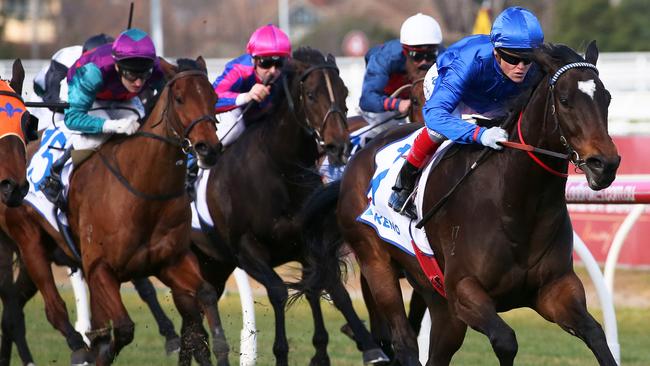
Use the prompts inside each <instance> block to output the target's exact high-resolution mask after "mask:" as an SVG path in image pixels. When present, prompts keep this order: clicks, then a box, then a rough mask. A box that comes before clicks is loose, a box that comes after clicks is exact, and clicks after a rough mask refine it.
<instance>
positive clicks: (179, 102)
mask: <svg viewBox="0 0 650 366" xmlns="http://www.w3.org/2000/svg"><path fill="white" fill-rule="evenodd" d="M174 100H176V103H178V104H183V97H182V96H180V95H177V96H175V97H174Z"/></svg>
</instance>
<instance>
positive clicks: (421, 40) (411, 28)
mask: <svg viewBox="0 0 650 366" xmlns="http://www.w3.org/2000/svg"><path fill="white" fill-rule="evenodd" d="M399 41H400V43H401V44H404V45H407V46H418V45H423V44H440V43H441V42H442V31H441V30H440V25H439V24H438V22H436V20H435V19H433V18H432V17H430V16H428V15H424V14H422V13H417V14H415V15H413V16H411V17H409V18H407V19H406V20H405V21H404V23H402V28H401V29H400V31H399Z"/></svg>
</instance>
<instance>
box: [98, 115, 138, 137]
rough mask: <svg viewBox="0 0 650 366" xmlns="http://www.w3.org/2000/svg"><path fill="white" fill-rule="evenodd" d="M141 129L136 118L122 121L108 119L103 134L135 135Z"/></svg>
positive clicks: (122, 119)
mask: <svg viewBox="0 0 650 366" xmlns="http://www.w3.org/2000/svg"><path fill="white" fill-rule="evenodd" d="M138 128H140V123H138V119H137V118H136V117H127V118H120V119H107V120H106V121H104V126H103V127H102V132H104V133H123V134H125V135H133V134H134V133H135V131H137V130H138Z"/></svg>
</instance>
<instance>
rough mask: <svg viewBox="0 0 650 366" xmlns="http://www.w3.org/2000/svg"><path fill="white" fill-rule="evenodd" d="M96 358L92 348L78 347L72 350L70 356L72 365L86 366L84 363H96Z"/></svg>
mask: <svg viewBox="0 0 650 366" xmlns="http://www.w3.org/2000/svg"><path fill="white" fill-rule="evenodd" d="M94 364H95V358H94V357H93V355H92V353H90V350H88V349H86V348H81V349H78V350H76V351H74V352H72V355H71V356H70V365H72V366H84V365H94Z"/></svg>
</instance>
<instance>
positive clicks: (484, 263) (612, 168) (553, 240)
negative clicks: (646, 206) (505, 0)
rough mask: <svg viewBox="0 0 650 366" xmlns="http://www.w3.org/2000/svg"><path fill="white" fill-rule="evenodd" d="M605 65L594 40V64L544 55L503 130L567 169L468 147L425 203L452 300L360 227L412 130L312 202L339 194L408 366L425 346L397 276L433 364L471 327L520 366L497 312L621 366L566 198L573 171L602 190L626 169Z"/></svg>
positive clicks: (355, 164)
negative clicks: (586, 283) (522, 312)
mask: <svg viewBox="0 0 650 366" xmlns="http://www.w3.org/2000/svg"><path fill="white" fill-rule="evenodd" d="M597 58H598V50H597V48H596V45H595V42H592V43H591V44H590V45H589V46H588V48H587V52H586V56H585V59H583V58H582V57H581V56H579V55H578V54H577V53H575V51H573V50H571V49H569V48H568V47H565V46H561V45H558V46H553V45H550V46H544V47H543V48H542V49H541V50H540V51H539V52H537V53H536V54H535V61H536V62H537V64H538V65H539V66H540V67H541V69H542V70H543V73H542V78H541V80H540V81H539V83H537V85H536V86H535V87H534V89H532V90H531V93H529V94H528V95H529V96H530V97H529V99H527V100H526V101H524V102H522V103H519V107H515V108H514V112H515V113H513V114H512V116H511V117H510V118H509V119H507V120H506V121H507V123H506V124H505V125H504V126H505V127H506V128H507V130H508V131H509V139H510V140H519V142H521V143H524V144H530V145H533V146H537V147H542V148H544V149H546V150H552V151H554V152H566V155H567V157H568V159H557V158H551V157H537V156H536V155H533V154H532V153H527V152H522V151H519V150H514V149H506V150H505V151H502V152H491V153H490V152H483V150H482V149H481V148H479V147H475V146H462V147H460V148H458V149H455V150H452V151H453V152H450V153H449V154H448V155H452V156H450V157H449V158H446V159H444V160H442V161H441V162H440V164H439V166H437V167H436V168H435V169H433V170H432V172H431V173H430V176H429V178H428V182H427V184H426V189H425V192H423V193H421V194H424V197H423V202H424V204H423V212H425V213H426V212H428V211H429V210H431V209H432V208H433V207H436V209H437V211H434V212H433V215H432V217H431V219H430V220H428V221H426V223H424V228H425V231H426V235H427V237H428V239H429V242H430V243H431V246H432V249H433V252H434V253H436V258H437V260H438V263H439V264H440V266H441V267H442V268H443V277H444V279H443V278H440V277H439V278H438V280H440V282H442V283H444V291H441V293H445V294H446V297H443V295H441V293H438V292H437V291H436V290H434V286H433V285H432V283H431V282H430V281H429V280H428V279H427V276H426V275H425V274H424V273H423V271H422V270H421V268H420V266H419V264H418V261H417V260H416V259H415V258H414V257H413V256H411V255H409V254H407V253H405V252H403V251H402V250H400V249H398V248H397V247H394V246H392V245H388V244H387V243H386V242H384V241H382V240H381V239H379V238H378V236H377V235H376V234H375V232H374V230H373V229H372V228H370V227H369V226H366V225H365V224H362V223H359V222H358V221H356V219H357V217H358V216H359V215H360V214H361V213H362V212H363V211H364V210H365V209H366V207H367V199H366V192H367V187H368V182H369V181H370V179H371V178H372V177H373V172H374V169H375V167H374V165H375V163H374V157H375V153H376V152H377V150H378V149H380V148H381V147H382V146H384V145H386V144H387V143H390V142H391V141H395V140H397V139H399V138H401V137H403V136H405V135H406V134H408V133H410V132H412V131H413V130H414V128H410V126H406V127H405V128H402V129H398V130H394V131H390V132H389V133H387V134H385V135H383V136H380V137H379V138H377V139H376V141H373V142H372V143H371V144H370V145H368V147H367V148H366V149H365V150H362V151H361V152H360V153H359V154H357V155H356V156H355V157H354V158H353V159H352V160H351V161H350V163H349V165H348V167H347V169H346V171H345V174H344V177H343V180H342V182H341V184H340V196H339V195H338V190H339V187H338V186H336V185H333V186H331V187H330V188H329V189H328V191H329V193H330V194H329V195H325V193H327V191H326V192H324V193H323V195H325V196H324V197H325V199H323V200H321V201H320V202H318V201H317V202H315V203H314V204H317V205H324V207H326V206H327V204H331V202H332V199H336V197H337V196H339V197H338V222H339V226H340V229H341V230H342V233H343V236H344V238H345V240H346V241H347V242H348V243H349V244H350V245H351V246H352V249H353V250H354V252H355V254H356V255H357V258H358V261H359V263H360V266H361V271H362V273H363V275H364V277H365V278H366V279H367V281H368V285H369V288H370V290H371V292H372V300H373V304H372V305H371V306H374V307H376V309H378V311H380V312H382V313H383V314H385V316H386V319H387V320H388V322H389V324H390V329H391V333H392V344H393V348H394V350H395V354H396V358H397V360H398V361H399V362H400V364H401V365H419V364H420V363H419V362H418V352H417V342H416V336H415V333H414V332H413V330H412V329H411V328H410V326H409V324H408V322H407V318H406V314H405V313H404V305H403V302H402V297H401V293H400V290H399V284H398V282H397V278H398V271H399V270H405V271H406V272H407V273H408V274H409V279H410V281H411V283H412V285H413V286H414V288H415V289H416V290H417V291H418V292H420V294H422V295H423V297H424V300H425V302H426V304H427V306H428V308H429V311H430V314H431V320H432V328H431V334H430V349H429V361H428V363H427V365H448V364H449V363H450V362H451V358H452V356H453V355H454V354H455V352H456V351H457V350H458V349H459V348H460V346H461V344H462V342H463V339H464V337H465V333H466V330H467V327H468V326H470V327H472V328H473V329H475V330H477V331H479V332H481V333H483V334H485V335H486V336H487V337H488V338H489V340H490V343H491V345H492V348H493V350H494V352H495V354H496V356H497V358H498V359H499V363H500V364H501V365H512V364H513V362H514V358H515V355H516V353H517V348H518V346H517V340H516V338H515V333H514V331H513V330H512V328H510V327H509V326H508V325H507V324H506V323H505V322H504V321H503V319H502V318H501V317H499V315H498V314H497V312H502V311H507V310H510V309H513V308H519V307H530V308H532V309H534V310H535V311H537V312H538V313H539V314H540V315H542V316H543V317H544V318H545V319H546V320H548V321H551V322H555V323H557V324H558V325H560V327H562V329H564V330H566V331H567V332H569V333H570V334H572V335H575V336H577V337H579V338H580V339H582V340H583V341H584V342H585V343H586V345H587V346H588V347H589V348H590V349H591V350H592V352H593V353H594V355H595V356H596V359H597V360H598V362H599V364H600V365H612V366H613V365H616V362H615V360H614V358H613V356H612V353H611V352H610V350H609V348H608V346H607V342H606V339H605V335H604V333H603V330H602V328H601V326H600V325H599V324H598V322H596V320H595V319H594V318H593V317H592V316H591V315H590V314H589V313H588V311H587V308H586V301H585V293H584V288H583V286H582V283H581V282H580V280H579V278H578V277H577V276H576V274H575V272H574V270H573V257H572V248H573V242H572V240H573V236H572V228H571V221H570V218H569V214H568V211H567V207H566V201H565V198H564V190H565V185H566V172H567V170H568V164H569V161H570V162H571V163H573V164H574V165H575V166H576V167H577V168H578V169H581V170H582V171H584V173H585V177H586V179H587V182H588V184H589V186H590V187H591V188H592V189H595V190H599V189H603V188H606V187H607V186H609V185H610V184H611V182H612V181H613V180H614V178H615V174H616V170H617V168H618V165H619V163H620V157H619V156H618V153H617V150H616V146H615V145H614V144H613V142H612V139H611V138H610V136H609V135H608V133H607V109H608V106H609V102H610V99H611V97H610V95H609V92H608V91H607V90H606V89H605V87H604V85H603V83H602V82H601V80H600V78H599V77H598V71H597V69H596V66H595V65H596V60H597ZM470 173H471V174H470ZM464 176H467V178H466V180H465V181H463V182H462V184H459V185H458V186H457V187H456V189H455V191H454V188H453V187H454V186H455V185H456V183H457V182H458V181H459V180H461V179H463V178H462V177H464ZM450 192H451V193H450ZM443 197H446V201H445V198H443ZM441 200H442V201H441ZM328 201H329V202H328ZM437 202H441V204H437ZM332 243H334V244H336V245H338V243H337V242H335V241H332ZM326 260H327V257H322V258H317V259H316V261H315V263H320V264H322V267H319V268H320V269H321V270H322V271H323V270H326V269H327V270H331V269H332V268H333V267H332V266H331V264H330V265H327V264H326V263H325V261H326ZM330 274H331V273H325V272H321V273H320V277H319V276H314V277H313V278H311V280H312V281H321V280H324V279H325V280H326V279H327V277H328V276H329V275H330ZM312 284H314V282H312ZM320 286H322V283H321V284H320ZM316 288H318V285H316Z"/></svg>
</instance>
